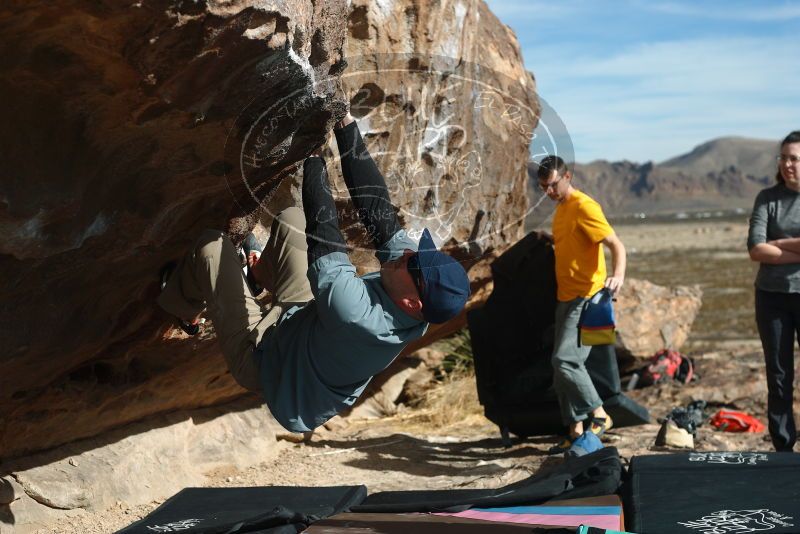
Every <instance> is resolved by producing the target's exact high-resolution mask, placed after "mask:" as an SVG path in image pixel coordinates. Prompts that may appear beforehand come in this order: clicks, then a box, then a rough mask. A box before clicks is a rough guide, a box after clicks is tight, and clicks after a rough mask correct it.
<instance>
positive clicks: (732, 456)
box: [689, 452, 769, 465]
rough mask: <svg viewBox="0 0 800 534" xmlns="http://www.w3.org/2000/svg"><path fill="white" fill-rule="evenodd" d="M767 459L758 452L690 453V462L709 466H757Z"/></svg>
mask: <svg viewBox="0 0 800 534" xmlns="http://www.w3.org/2000/svg"><path fill="white" fill-rule="evenodd" d="M768 460H769V457H768V456H767V455H766V454H763V453H758V452H692V453H689V461H690V462H706V463H709V464H740V465H742V464H743V465H757V464H758V463H759V462H762V463H763V462H766V461H768Z"/></svg>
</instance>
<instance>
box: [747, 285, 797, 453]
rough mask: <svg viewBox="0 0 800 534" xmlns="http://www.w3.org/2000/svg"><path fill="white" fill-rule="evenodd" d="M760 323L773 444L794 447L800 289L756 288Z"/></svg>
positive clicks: (779, 446)
mask: <svg viewBox="0 0 800 534" xmlns="http://www.w3.org/2000/svg"><path fill="white" fill-rule="evenodd" d="M756 323H757V324H758V333H759V335H760V336H761V345H762V346H763V347H764V361H765V362H766V365H767V391H768V393H769V395H768V398H767V416H768V418H769V433H770V436H771V437H772V444H773V445H774V446H775V450H777V451H791V450H792V448H793V447H794V444H795V441H797V429H796V428H795V423H794V413H793V411H792V396H793V393H794V387H793V380H794V342H795V335H798V337H800V293H773V292H770V291H762V290H761V289H756Z"/></svg>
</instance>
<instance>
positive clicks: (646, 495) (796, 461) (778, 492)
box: [623, 452, 800, 534]
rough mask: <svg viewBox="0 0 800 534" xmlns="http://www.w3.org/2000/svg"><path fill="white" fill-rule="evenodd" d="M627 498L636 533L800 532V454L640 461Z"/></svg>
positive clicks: (633, 463) (635, 464)
mask: <svg viewBox="0 0 800 534" xmlns="http://www.w3.org/2000/svg"><path fill="white" fill-rule="evenodd" d="M623 492H624V497H623V500H624V502H625V516H626V518H627V522H626V523H627V528H628V530H630V531H632V532H646V533H647V534H662V533H663V534H681V533H686V534H689V533H692V532H697V533H707V532H714V533H717V532H719V533H725V532H758V531H769V532H770V534H782V533H789V532H791V533H798V532H800V455H798V454H790V453H770V452H689V453H679V454H669V455H659V456H636V457H634V458H633V459H632V460H631V464H630V471H629V479H628V480H627V482H626V484H625V487H624V489H623Z"/></svg>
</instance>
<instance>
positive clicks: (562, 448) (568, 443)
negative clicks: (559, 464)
mask: <svg viewBox="0 0 800 534" xmlns="http://www.w3.org/2000/svg"><path fill="white" fill-rule="evenodd" d="M570 447H572V438H570V437H569V436H566V437H564V438H562V439H561V441H559V442H558V444H557V445H553V446H552V447H550V448H549V449H548V450H547V454H564V453H565V452H567V451H568V450H569V448H570Z"/></svg>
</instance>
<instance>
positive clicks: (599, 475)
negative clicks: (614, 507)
mask: <svg viewBox="0 0 800 534" xmlns="http://www.w3.org/2000/svg"><path fill="white" fill-rule="evenodd" d="M621 474H622V463H621V462H620V459H619V453H618V452H617V449H616V448H614V447H606V448H604V449H601V450H599V451H596V452H593V453H591V454H587V455H586V456H581V457H577V458H568V459H566V460H564V461H563V462H562V463H561V464H559V465H557V466H555V467H554V468H553V469H550V470H548V471H546V472H540V473H537V474H535V475H533V476H531V477H529V478H526V479H525V480H520V481H519V482H515V483H514V484H509V485H508V486H504V487H502V488H497V489H457V490H421V491H385V492H380V493H373V494H371V495H370V496H369V497H367V499H366V500H365V501H364V502H363V503H362V504H359V505H357V506H353V507H352V508H351V511H353V512H357V513H379V512H384V513H404V512H461V511H463V510H467V509H469V508H473V507H482V508H491V507H502V506H515V505H523V504H539V503H541V502H544V501H546V500H549V499H552V498H554V497H558V498H559V499H578V498H581V497H598V496H601V495H610V494H612V493H616V491H617V490H618V489H619V485H620V481H621Z"/></svg>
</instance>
